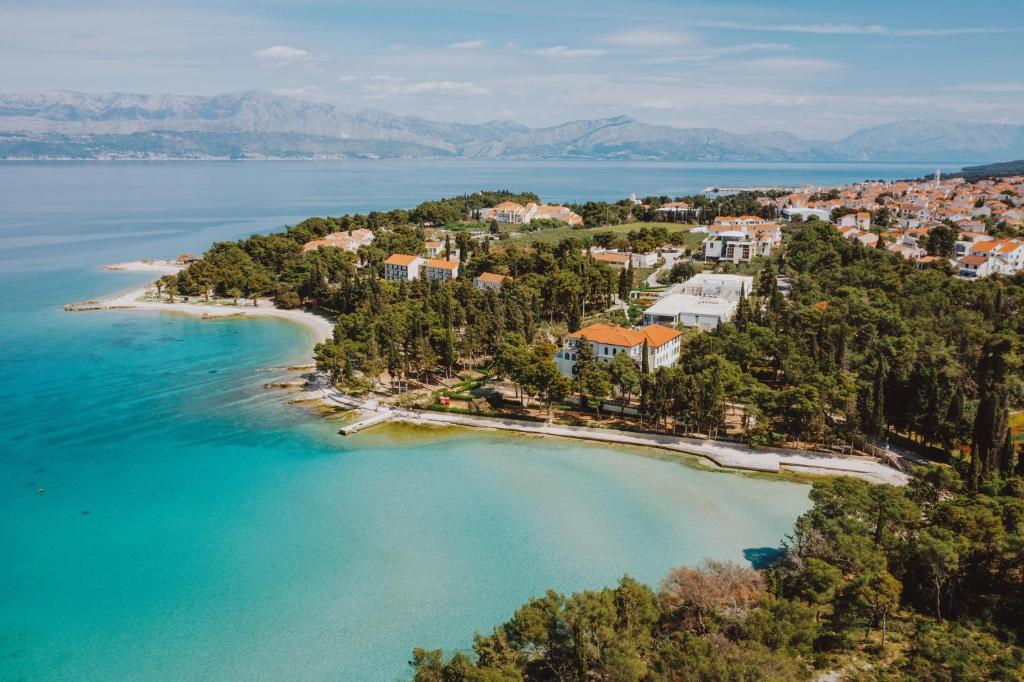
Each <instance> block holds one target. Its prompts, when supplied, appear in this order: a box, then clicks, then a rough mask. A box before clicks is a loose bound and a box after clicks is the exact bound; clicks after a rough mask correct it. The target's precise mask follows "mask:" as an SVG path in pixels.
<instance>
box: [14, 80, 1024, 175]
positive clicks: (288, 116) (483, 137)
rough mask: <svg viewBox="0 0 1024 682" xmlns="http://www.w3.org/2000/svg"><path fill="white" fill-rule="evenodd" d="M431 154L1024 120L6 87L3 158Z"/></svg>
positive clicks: (676, 150) (724, 141)
mask: <svg viewBox="0 0 1024 682" xmlns="http://www.w3.org/2000/svg"><path fill="white" fill-rule="evenodd" d="M430 157H458V158H471V159H621V160H659V161H927V162H955V161H978V162H982V161H994V160H1000V159H1007V158H1021V157H1024V125H1014V124H998V123H973V122H959V121H898V122H894V123H887V124H884V125H879V126H875V127H871V128H866V129H863V130H859V131H857V132H855V133H853V134H851V135H849V136H847V137H845V138H843V139H841V140H837V141H825V140H805V139H802V138H800V137H798V136H796V135H793V134H792V133H787V132H768V133H749V134H737V133H731V132H728V131H725V130H720V129H717V128H675V127H672V126H667V125H652V124H648V123H643V122H641V121H637V120H635V119H633V118H630V117H628V116H616V117H614V118H606V119H595V120H583V121H571V122H568V123H563V124H560V125H556V126H551V127H545V128H531V127H527V126H524V125H521V124H518V123H514V122H510V121H491V122H487V123H480V124H466V123H444V122H438V121H430V120H426V119H423V118H418V117H415V116H398V115H395V114H391V113H388V112H386V111H379V110H373V109H360V110H354V109H345V108H342V107H338V106H334V105H332V104H324V103H314V102H306V101H303V100H299V99H294V98H291V97H284V96H281V95H275V94H272V93H268V92H261V91H246V92H235V93H227V94H223V95H213V96H187V95H146V94H134V93H108V94H87V93H79V92H71V91H66V90H58V91H50V92H40V93H21V94H8V95H3V94H0V159H135V158H141V159H145V158H180V159H195V158H227V159H262V158H430Z"/></svg>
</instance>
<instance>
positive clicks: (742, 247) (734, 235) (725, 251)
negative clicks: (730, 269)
mask: <svg viewBox="0 0 1024 682" xmlns="http://www.w3.org/2000/svg"><path fill="white" fill-rule="evenodd" d="M703 246H704V258H705V259H709V260H718V261H722V260H726V261H731V262H733V263H745V262H747V261H749V260H751V259H752V258H754V257H755V256H769V255H771V251H772V247H771V244H770V243H769V242H766V241H758V240H757V239H756V238H755V237H753V236H751V235H749V234H746V233H745V232H740V231H739V230H726V231H725V232H719V233H718V234H712V235H711V236H710V237H708V238H707V239H705V240H704V242H703Z"/></svg>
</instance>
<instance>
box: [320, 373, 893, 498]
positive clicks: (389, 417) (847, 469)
mask: <svg viewBox="0 0 1024 682" xmlns="http://www.w3.org/2000/svg"><path fill="white" fill-rule="evenodd" d="M307 395H311V396H320V397H321V398H322V399H323V400H324V402H326V403H327V404H329V405H334V406H337V407H344V408H346V409H355V410H359V418H358V420H357V421H356V422H354V423H353V424H350V425H348V426H346V427H344V428H343V429H342V433H346V434H348V433H354V432H356V431H359V430H362V429H363V428H370V427H371V426H376V425H378V424H383V423H385V422H388V421H400V422H404V423H408V424H419V425H442V426H444V425H447V426H465V427H470V428H484V429H495V430H499V431H515V432H518V433H527V434H534V435H538V436H557V437H561V438H574V439H579V440H590V441H597V442H602V443H617V444H621V445H636V446H640V447H653V448H659V449H662V450H671V451H675V452H679V453H684V454H688V455H696V456H698V457H702V458H704V459H706V460H709V461H711V462H713V463H714V464H716V465H718V466H720V467H723V468H727V469H742V470H746V471H759V472H766V473H779V472H781V471H792V472H796V473H805V474H815V475H829V476H853V477H855V478H861V479H864V480H866V481H870V482H872V483H887V484H890V485H905V484H906V483H907V481H908V480H909V477H908V476H907V474H905V473H903V472H902V471H898V470H896V469H894V468H892V467H890V466H887V465H885V464H883V463H882V462H879V461H878V460H876V459H874V458H871V457H858V456H852V455H831V454H826V453H812V452H803V451H800V450H788V449H783V448H752V447H747V446H743V445H733V444H729V443H722V442H717V441H705V440H698V439H695V438H682V437H678V436H670V435H666V434H659V433H638V432H631V431H620V430H617V429H601V428H593V427H586V426H568V425H562V424H552V423H548V422H535V421H527V420H523V419H502V418H496V417H485V416H480V415H468V414H453V413H450V412H432V411H427V410H408V409H401V408H392V407H388V406H386V405H381V404H379V403H377V402H371V403H360V402H359V401H357V400H355V399H353V398H351V397H349V396H344V395H342V394H340V393H338V392H337V391H333V390H323V391H318V392H314V393H313V394H307Z"/></svg>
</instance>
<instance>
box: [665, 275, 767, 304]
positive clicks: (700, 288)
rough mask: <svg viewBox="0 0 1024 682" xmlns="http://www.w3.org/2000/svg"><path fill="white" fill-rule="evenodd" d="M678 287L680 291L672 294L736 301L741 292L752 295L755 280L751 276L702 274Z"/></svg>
mask: <svg viewBox="0 0 1024 682" xmlns="http://www.w3.org/2000/svg"><path fill="white" fill-rule="evenodd" d="M677 286H678V287H679V289H678V291H673V292H672V293H680V294H686V295H687V296H712V297H715V298H724V299H726V300H730V301H734V300H738V299H739V297H740V293H741V292H744V293H746V294H747V295H749V294H750V291H751V289H753V287H754V278H753V277H750V276H749V275H725V274H721V273H716V272H701V273H699V274H696V275H694V276H693V277H691V278H690V279H688V280H686V281H685V282H683V283H682V284H681V285H677ZM673 289H675V287H673Z"/></svg>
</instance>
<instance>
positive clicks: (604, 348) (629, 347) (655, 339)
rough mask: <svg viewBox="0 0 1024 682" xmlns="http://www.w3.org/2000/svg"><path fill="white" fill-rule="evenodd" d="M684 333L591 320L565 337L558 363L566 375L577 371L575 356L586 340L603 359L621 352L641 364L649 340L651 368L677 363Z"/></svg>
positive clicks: (648, 359) (648, 350)
mask: <svg viewBox="0 0 1024 682" xmlns="http://www.w3.org/2000/svg"><path fill="white" fill-rule="evenodd" d="M681 337H682V334H680V333H679V332H678V331H676V330H675V329H669V328H668V327H662V326H658V325H648V326H646V327H643V328H641V329H629V328H627V327H618V326H614V325H607V324H600V323H598V324H592V325H590V326H589V327H585V328H583V329H581V330H579V331H577V332H573V333H572V334H569V335H568V336H567V337H566V338H565V343H564V344H563V346H562V350H560V351H558V352H557V353H555V364H556V365H558V369H559V371H560V372H561V373H562V374H564V375H565V376H567V377H569V376H573V375H574V374H575V373H576V356H577V354H578V352H579V346H580V344H581V343H583V342H584V339H586V342H587V343H589V344H590V345H591V347H592V348H593V349H594V357H595V358H597V359H598V360H601V361H604V362H611V361H612V358H614V357H615V356H617V355H620V354H622V353H628V354H629V357H630V358H632V359H633V361H634V362H636V363H637V365H638V366H642V363H643V348H644V342H645V341H646V342H647V366H648V368H649V370H650V371H652V372H653V371H654V370H655V369H657V368H658V367H668V366H670V365H674V364H675V363H676V362H677V361H678V360H679V352H680V349H681V346H682V339H681Z"/></svg>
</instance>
